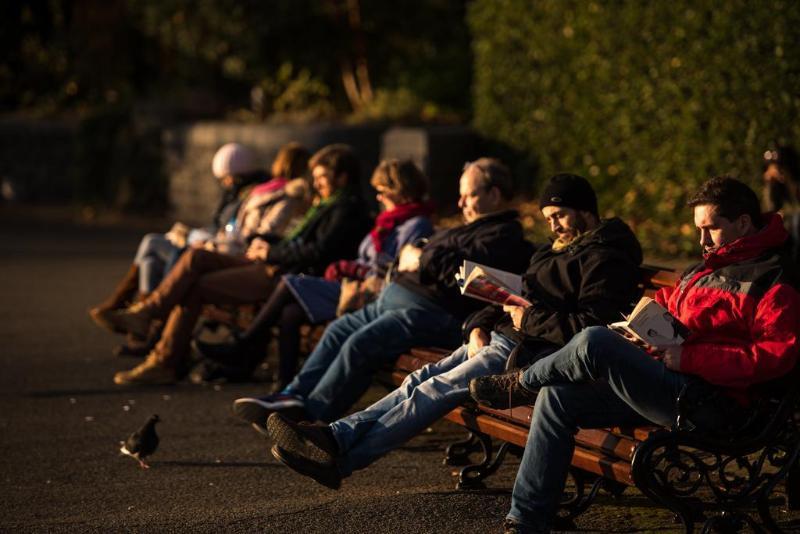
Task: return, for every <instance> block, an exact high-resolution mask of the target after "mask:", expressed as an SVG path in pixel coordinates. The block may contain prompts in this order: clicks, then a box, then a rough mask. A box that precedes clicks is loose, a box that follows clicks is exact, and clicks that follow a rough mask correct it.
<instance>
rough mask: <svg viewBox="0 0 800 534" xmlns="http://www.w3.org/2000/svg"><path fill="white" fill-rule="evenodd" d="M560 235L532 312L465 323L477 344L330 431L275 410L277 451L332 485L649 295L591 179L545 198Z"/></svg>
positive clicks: (536, 272) (538, 274)
mask: <svg viewBox="0 0 800 534" xmlns="http://www.w3.org/2000/svg"><path fill="white" fill-rule="evenodd" d="M540 205H541V208H542V213H543V214H544V217H545V219H546V220H547V222H548V223H549V225H550V229H551V230H552V232H553V234H554V240H553V243H552V244H546V245H543V246H539V247H537V249H536V251H535V252H534V254H533V256H532V258H531V261H530V265H529V268H528V271H527V272H526V273H525V274H524V275H523V281H524V288H525V289H524V291H523V294H524V296H525V298H526V299H527V300H528V301H529V302H531V306H528V307H525V308H523V307H517V306H506V307H505V308H504V309H501V308H500V307H499V306H489V307H487V308H485V309H483V310H480V311H478V312H476V313H475V314H473V315H472V316H470V317H469V318H468V319H467V321H466V322H465V325H466V327H465V329H464V337H465V338H466V339H467V343H465V344H464V345H462V346H461V347H460V348H458V349H456V350H455V351H454V352H453V353H452V354H450V355H449V356H447V357H445V358H443V359H442V360H440V361H439V362H437V363H433V364H429V365H426V366H425V367H423V368H422V369H420V370H418V371H415V372H413V373H411V374H410V375H409V376H407V377H406V379H405V380H404V381H403V383H402V384H401V385H400V387H399V388H397V389H396V390H394V391H393V392H392V393H390V394H389V395H387V396H385V397H384V398H383V399H381V400H379V401H378V402H376V403H375V404H373V405H372V406H370V407H369V408H367V409H366V410H363V411H361V412H357V413H355V414H353V415H350V416H348V417H344V418H342V419H339V420H337V421H334V422H333V423H331V424H329V425H322V424H317V425H310V424H298V423H295V422H293V421H292V420H291V419H289V418H287V417H285V416H284V415H283V414H280V413H273V414H272V415H271V416H270V417H269V419H268V421H267V429H268V431H269V434H270V436H271V437H272V438H273V439H274V441H275V446H274V447H273V448H272V454H273V456H275V457H276V458H277V459H278V460H280V461H281V462H283V463H284V464H286V465H287V466H289V467H291V468H292V469H294V470H295V471H297V472H298V473H300V474H303V475H306V476H309V477H311V478H313V479H314V480H316V481H317V482H319V483H321V484H324V485H325V486H328V487H330V488H338V487H339V485H340V484H341V480H342V478H344V477H347V476H349V475H350V474H351V473H352V472H353V471H355V470H358V469H363V468H365V467H366V466H368V465H369V464H371V463H372V462H374V461H375V460H377V459H378V458H380V457H381V456H383V455H384V454H386V453H388V452H389V451H391V450H392V449H394V448H396V447H398V446H400V445H402V444H403V443H404V442H405V441H407V440H409V439H411V438H412V437H414V436H415V435H417V434H418V433H420V432H422V431H423V430H424V429H425V428H427V427H428V426H430V425H431V424H432V423H434V422H435V421H436V420H438V419H440V418H441V417H443V416H444V415H446V414H447V413H448V412H449V411H451V410H452V409H454V408H456V407H457V406H458V405H459V404H461V403H462V402H463V401H464V400H466V399H467V398H468V397H469V390H468V384H469V382H470V380H471V379H473V378H475V377H479V376H485V375H491V374H495V373H499V372H502V371H503V370H504V369H505V367H506V364H507V362H508V360H509V356H510V355H511V354H512V352H515V351H514V349H515V347H517V346H518V345H520V344H524V345H525V347H526V348H527V349H528V350H526V351H525V353H526V354H527V355H528V357H529V358H532V359H535V358H537V357H543V356H544V355H546V354H549V353H551V352H553V351H554V350H556V349H558V348H559V347H561V346H563V345H564V344H565V343H566V342H567V341H568V340H569V339H570V338H572V336H574V335H575V334H576V333H578V332H579V331H580V330H582V329H583V328H585V327H586V326H591V325H602V324H607V323H609V322H611V321H614V320H616V319H618V318H619V314H620V312H625V311H627V310H629V309H630V307H631V304H632V303H633V302H634V301H635V300H636V299H637V297H638V294H639V289H638V287H637V282H638V280H639V275H638V266H639V263H640V262H641V260H642V250H641V247H640V246H639V242H638V241H637V240H636V237H635V236H634V235H633V233H632V232H631V230H630V229H629V228H628V226H627V225H626V224H625V223H623V222H622V221H621V220H619V219H610V220H600V218H599V216H598V210H597V199H596V196H595V194H594V191H593V190H592V187H591V185H590V184H589V182H587V181H586V179H584V178H581V177H579V176H575V175H571V174H559V175H556V176H554V177H553V178H552V179H550V181H549V182H548V184H547V186H546V187H545V189H544V191H543V193H542V197H541V200H540Z"/></svg>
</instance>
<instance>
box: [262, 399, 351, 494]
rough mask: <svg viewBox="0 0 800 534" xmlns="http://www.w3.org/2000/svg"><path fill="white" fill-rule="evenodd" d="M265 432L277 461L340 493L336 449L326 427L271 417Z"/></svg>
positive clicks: (276, 415) (282, 417)
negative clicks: (272, 444) (270, 440)
mask: <svg viewBox="0 0 800 534" xmlns="http://www.w3.org/2000/svg"><path fill="white" fill-rule="evenodd" d="M267 431H268V432H269V435H270V437H271V438H272V439H273V440H275V445H274V446H273V447H272V449H271V452H272V455H273V456H274V457H275V459H276V460H278V461H279V462H281V463H282V464H284V465H286V466H287V467H289V468H291V469H293V470H295V471H297V472H298V473H300V474H301V475H305V476H307V477H311V478H313V479H314V480H316V481H317V482H319V483H320V484H322V485H323V486H326V487H328V488H331V489H339V486H341V485H342V476H341V475H340V474H339V469H338V468H337V467H336V457H337V456H338V455H339V445H338V444H337V443H336V439H335V438H334V437H333V432H332V431H331V429H330V427H329V426H328V425H323V424H309V423H296V422H294V421H292V420H291V419H289V418H287V417H284V416H283V415H282V414H279V413H273V414H272V415H270V416H269V419H268V420H267Z"/></svg>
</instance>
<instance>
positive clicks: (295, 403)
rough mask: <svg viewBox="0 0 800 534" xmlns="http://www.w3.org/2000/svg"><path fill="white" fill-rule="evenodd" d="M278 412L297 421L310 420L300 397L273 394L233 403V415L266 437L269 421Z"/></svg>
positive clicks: (289, 394)
mask: <svg viewBox="0 0 800 534" xmlns="http://www.w3.org/2000/svg"><path fill="white" fill-rule="evenodd" d="M277 411H280V412H281V413H282V414H283V415H285V416H286V417H289V418H291V419H293V420H295V421H303V420H306V419H308V415H307V414H306V411H305V401H304V400H303V398H302V397H301V396H300V395H294V394H291V393H273V394H272V395H267V396H266V397H242V398H240V399H236V400H235V401H233V414H234V415H235V416H236V417H238V418H239V419H241V420H242V421H245V422H246V423H250V424H251V425H252V426H253V428H255V429H256V430H257V431H258V432H260V433H262V434H264V435H268V434H267V419H268V418H269V416H270V415H272V414H273V413H275V412H277Z"/></svg>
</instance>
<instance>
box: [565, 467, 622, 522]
mask: <svg viewBox="0 0 800 534" xmlns="http://www.w3.org/2000/svg"><path fill="white" fill-rule="evenodd" d="M569 475H570V476H571V477H572V480H573V481H574V482H575V493H573V494H572V495H568V494H565V495H564V499H563V500H562V501H561V504H559V507H558V513H557V515H556V527H557V528H558V529H559V530H574V529H575V522H574V519H575V518H576V517H578V516H579V515H581V514H582V513H583V512H585V511H586V509H587V508H589V506H591V505H592V503H593V502H594V500H595V498H597V494H598V492H599V491H600V489H601V488H602V489H604V490H605V491H607V492H608V493H610V494H611V495H612V496H613V497H614V498H619V497H620V496H622V493H623V492H624V491H625V488H627V486H626V485H625V484H621V483H619V482H617V481H615V480H610V479H607V478H603V477H599V476H597V475H593V474H590V473H587V472H585V471H582V470H580V469H576V468H570V470H569ZM587 487H588V490H587Z"/></svg>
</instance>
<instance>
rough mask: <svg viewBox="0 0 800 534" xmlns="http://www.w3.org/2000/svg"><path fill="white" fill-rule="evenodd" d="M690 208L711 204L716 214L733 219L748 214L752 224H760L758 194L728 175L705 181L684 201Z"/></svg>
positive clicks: (758, 225) (756, 225)
mask: <svg viewBox="0 0 800 534" xmlns="http://www.w3.org/2000/svg"><path fill="white" fill-rule="evenodd" d="M686 204H687V205H688V206H689V207H690V208H694V207H695V206H703V205H712V206H715V207H716V208H717V215H719V216H721V217H725V218H726V219H728V220H729V221H735V220H736V219H738V218H739V217H741V216H742V215H749V216H750V220H751V221H752V222H753V226H755V227H756V228H758V227H760V226H761V222H762V221H761V207H760V205H759V202H758V196H757V195H756V193H755V192H754V191H753V190H752V189H750V188H749V187H748V186H747V185H746V184H743V183H742V182H740V181H739V180H736V179H734V178H731V177H730V176H717V177H715V178H711V179H710V180H708V181H706V182H705V183H704V184H703V185H701V186H700V189H698V190H697V192H696V193H695V194H694V195H693V196H692V198H690V199H689V202H687V203H686Z"/></svg>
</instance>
